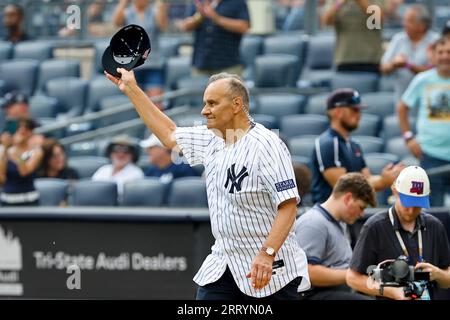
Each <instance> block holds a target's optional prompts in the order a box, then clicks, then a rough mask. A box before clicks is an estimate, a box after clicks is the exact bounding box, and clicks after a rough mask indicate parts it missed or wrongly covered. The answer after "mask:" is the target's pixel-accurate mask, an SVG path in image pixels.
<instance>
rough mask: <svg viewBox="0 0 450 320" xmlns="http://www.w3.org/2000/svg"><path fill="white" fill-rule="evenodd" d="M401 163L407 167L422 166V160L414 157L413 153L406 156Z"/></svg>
mask: <svg viewBox="0 0 450 320" xmlns="http://www.w3.org/2000/svg"><path fill="white" fill-rule="evenodd" d="M401 161H402V162H403V163H404V164H405V166H420V160H418V159H417V158H416V157H414V156H413V155H412V154H411V153H410V154H408V155H404V156H403V157H402V159H401Z"/></svg>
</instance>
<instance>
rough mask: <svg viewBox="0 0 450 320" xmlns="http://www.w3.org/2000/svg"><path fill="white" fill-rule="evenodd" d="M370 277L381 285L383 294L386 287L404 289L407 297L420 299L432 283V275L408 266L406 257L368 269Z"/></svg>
mask: <svg viewBox="0 0 450 320" xmlns="http://www.w3.org/2000/svg"><path fill="white" fill-rule="evenodd" d="M367 273H368V275H369V276H370V277H371V278H372V279H373V280H375V281H376V282H378V283H380V291H381V293H382V291H383V288H384V287H403V288H404V293H405V297H412V298H414V299H416V298H420V297H421V296H422V294H423V292H424V291H425V289H426V287H427V283H428V282H429V281H430V273H429V272H423V271H416V270H414V267H413V266H410V265H408V259H407V258H406V257H405V256H399V257H398V258H397V259H395V260H386V261H384V262H382V263H380V264H378V265H377V266H369V268H367Z"/></svg>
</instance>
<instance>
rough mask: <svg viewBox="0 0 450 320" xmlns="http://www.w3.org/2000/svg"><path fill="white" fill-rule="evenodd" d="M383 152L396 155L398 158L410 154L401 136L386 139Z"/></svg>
mask: <svg viewBox="0 0 450 320" xmlns="http://www.w3.org/2000/svg"><path fill="white" fill-rule="evenodd" d="M385 152H387V153H392V154H395V155H397V156H398V157H399V158H405V157H407V156H409V155H411V154H410V152H409V149H408V148H407V147H406V145H405V141H404V140H403V137H397V138H391V139H389V140H387V143H386V148H385Z"/></svg>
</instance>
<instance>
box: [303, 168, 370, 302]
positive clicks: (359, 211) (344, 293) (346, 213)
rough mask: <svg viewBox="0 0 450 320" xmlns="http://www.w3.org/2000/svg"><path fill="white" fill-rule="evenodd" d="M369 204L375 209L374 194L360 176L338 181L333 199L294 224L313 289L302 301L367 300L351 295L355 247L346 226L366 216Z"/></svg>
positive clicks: (357, 174) (346, 176)
mask: <svg viewBox="0 0 450 320" xmlns="http://www.w3.org/2000/svg"><path fill="white" fill-rule="evenodd" d="M367 205H371V206H372V207H375V206H376V196H375V191H374V190H373V188H372V187H371V185H370V184H369V182H368V181H367V180H366V179H365V178H364V176H363V175H362V174H360V173H347V174H345V175H343V176H341V177H340V178H339V180H338V181H337V183H336V185H335V186H334V188H333V192H332V194H331V195H330V197H329V198H328V199H327V200H326V201H325V202H324V203H322V204H316V205H315V206H314V207H313V208H311V209H310V210H308V211H307V212H306V213H304V214H303V215H301V216H300V217H299V218H298V219H297V222H296V225H295V233H296V237H297V241H298V243H299V244H300V246H301V247H302V249H303V250H304V251H305V253H306V256H307V259H308V272H309V276H310V280H311V284H312V289H311V290H309V291H307V292H305V293H303V294H302V295H303V298H305V299H312V300H323V299H326V300H365V299H370V298H368V297H366V296H363V295H360V294H356V293H353V292H351V289H350V288H349V287H348V286H347V283H346V279H345V278H346V274H347V269H348V267H349V263H350V260H351V258H352V248H351V246H350V241H349V239H348V237H347V234H346V224H353V223H354V222H355V221H356V220H357V219H359V218H360V217H362V216H363V214H364V209H365V208H366V207H367Z"/></svg>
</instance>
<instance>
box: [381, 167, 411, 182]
mask: <svg viewBox="0 0 450 320" xmlns="http://www.w3.org/2000/svg"><path fill="white" fill-rule="evenodd" d="M404 168H405V164H403V163H402V162H400V163H397V164H396V165H394V164H392V163H390V164H388V165H386V166H385V167H384V168H383V170H382V171H381V178H382V179H383V184H384V185H385V186H386V187H388V186H390V185H392V184H393V183H394V181H395V179H397V177H398V175H399V174H400V171H402V170H403V169H404Z"/></svg>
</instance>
